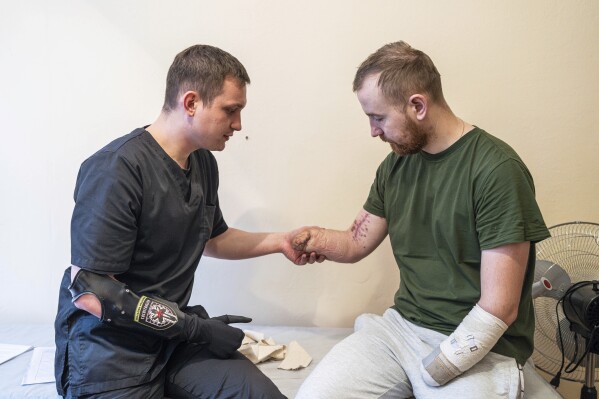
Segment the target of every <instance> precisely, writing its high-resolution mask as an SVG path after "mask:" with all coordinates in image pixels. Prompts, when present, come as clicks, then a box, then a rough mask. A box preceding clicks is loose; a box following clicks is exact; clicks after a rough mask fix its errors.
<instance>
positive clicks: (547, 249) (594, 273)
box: [532, 222, 599, 382]
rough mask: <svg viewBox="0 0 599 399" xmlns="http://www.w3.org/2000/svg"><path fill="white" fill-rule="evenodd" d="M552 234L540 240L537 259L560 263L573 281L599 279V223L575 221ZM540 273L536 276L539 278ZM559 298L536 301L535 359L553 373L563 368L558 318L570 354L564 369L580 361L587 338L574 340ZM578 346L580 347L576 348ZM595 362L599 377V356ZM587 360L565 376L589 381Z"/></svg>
mask: <svg viewBox="0 0 599 399" xmlns="http://www.w3.org/2000/svg"><path fill="white" fill-rule="evenodd" d="M549 232H550V233H551V237H549V238H547V239H545V240H543V241H541V242H539V243H537V245H536V251H537V260H546V261H550V262H554V263H556V264H558V265H560V266H561V267H562V268H563V269H564V270H565V271H566V273H567V274H568V276H569V277H570V279H571V280H572V284H575V283H577V282H579V281H592V280H599V224H597V223H587V222H571V223H563V224H559V225H556V226H553V227H551V228H550V229H549ZM536 277H537V276H535V281H536V280H537V279H536ZM557 303H558V302H557V299H556V298H551V297H539V298H535V299H534V300H533V305H534V310H535V348H534V352H533V355H532V359H533V361H534V363H535V366H536V367H537V368H539V369H541V370H543V371H545V372H546V373H548V374H550V375H552V376H553V375H555V374H557V372H558V371H559V369H560V367H561V362H562V353H561V351H560V342H559V336H558V333H557V331H558V319H559V323H560V327H561V330H562V342H563V347H564V350H565V351H564V353H565V355H566V358H565V365H564V368H565V367H566V366H567V365H568V364H569V363H570V361H571V360H573V358H574V357H575V356H574V354H575V353H576V352H577V353H578V355H577V358H575V359H574V360H576V361H577V360H578V358H579V357H580V353H581V350H584V347H585V341H584V338H582V337H579V339H578V341H575V340H574V333H573V332H571V331H570V329H569V322H568V320H567V319H566V317H565V315H564V312H563V309H562V306H561V304H560V306H558V308H557V314H556V305H557ZM577 346H578V348H579V349H578V350H577V349H576V347H577ZM596 359H597V360H596V362H595V366H596V369H595V379H596V380H597V379H599V357H596ZM584 366H585V362H584V361H582V362H581V364H580V366H579V367H578V368H576V370H574V371H573V372H571V373H566V372H565V371H562V378H564V379H566V380H570V381H577V382H584V381H585V367H584Z"/></svg>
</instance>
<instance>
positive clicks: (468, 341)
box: [420, 305, 508, 386]
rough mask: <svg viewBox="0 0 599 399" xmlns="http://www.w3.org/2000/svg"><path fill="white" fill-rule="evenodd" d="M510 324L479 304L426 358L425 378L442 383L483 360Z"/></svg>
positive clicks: (430, 383)
mask: <svg viewBox="0 0 599 399" xmlns="http://www.w3.org/2000/svg"><path fill="white" fill-rule="evenodd" d="M507 328H508V326H507V324H505V323H504V322H503V321H502V320H501V319H499V318H497V317H495V316H493V315H492V314H491V313H488V312H486V311H485V310H484V309H483V308H481V307H480V306H478V305H475V306H474V308H472V310H471V311H470V313H468V315H467V316H466V317H464V320H462V323H460V325H459V326H458V327H457V328H456V329H455V331H454V332H453V333H452V334H451V335H450V336H449V337H447V339H445V340H444V341H443V342H441V344H439V346H438V347H437V348H435V350H433V351H432V352H431V353H430V354H429V355H428V356H427V357H425V358H424V359H422V364H421V365H420V370H421V371H422V378H423V379H424V382H426V383H427V384H428V385H430V386H440V385H444V384H446V383H447V382H449V381H451V380H452V379H454V378H455V377H457V376H459V375H460V374H462V373H463V372H465V371H466V370H468V369H469V368H471V367H472V366H474V365H475V364H476V363H478V362H479V361H481V360H482V358H483V357H485V356H486V355H487V353H489V351H490V350H491V348H493V346H495V344H496V343H497V341H498V340H499V338H501V336H502V335H503V333H504V332H505V330H507Z"/></svg>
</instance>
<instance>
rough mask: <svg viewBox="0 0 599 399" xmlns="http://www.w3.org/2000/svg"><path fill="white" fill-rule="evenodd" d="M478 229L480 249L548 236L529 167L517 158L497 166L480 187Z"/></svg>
mask: <svg viewBox="0 0 599 399" xmlns="http://www.w3.org/2000/svg"><path fill="white" fill-rule="evenodd" d="M475 210H476V230H477V233H478V236H479V243H480V248H481V249H490V248H496V247H498V246H501V245H505V244H511V243H518V242H524V241H531V242H538V241H540V240H543V239H545V238H547V237H548V236H549V232H548V230H547V227H546V226H545V222H544V221H543V217H542V215H541V211H540V209H539V206H538V204H537V202H536V200H535V193H534V183H533V180H532V176H531V175H530V173H529V171H528V169H527V168H526V167H525V166H524V165H523V164H522V163H521V162H520V161H518V160H516V159H508V160H506V161H504V162H502V163H501V164H499V165H498V166H497V167H496V168H494V169H493V170H492V171H491V172H490V173H489V175H488V176H487V177H486V179H485V181H484V182H483V184H482V186H481V187H480V188H479V190H478V195H477V200H476V202H475Z"/></svg>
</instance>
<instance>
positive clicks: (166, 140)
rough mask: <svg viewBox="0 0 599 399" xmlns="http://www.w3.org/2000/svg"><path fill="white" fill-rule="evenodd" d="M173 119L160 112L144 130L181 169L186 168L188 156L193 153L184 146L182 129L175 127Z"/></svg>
mask: <svg viewBox="0 0 599 399" xmlns="http://www.w3.org/2000/svg"><path fill="white" fill-rule="evenodd" d="M174 119H175V118H173V117H172V116H170V115H169V114H167V113H165V112H162V113H160V115H159V116H158V118H157V119H156V121H154V123H152V124H151V125H150V126H148V127H147V128H146V130H147V131H148V132H149V133H150V134H151V135H152V137H153V138H154V140H156V142H157V143H158V144H159V145H160V147H162V149H163V150H164V152H166V153H167V154H168V155H169V156H170V157H171V158H172V159H173V160H174V161H175V162H177V164H178V165H179V166H180V167H181V168H183V169H186V168H187V164H188V159H189V154H191V152H192V151H193V150H192V149H189V148H188V146H186V145H185V143H186V141H185V140H183V139H182V137H183V136H184V133H183V132H184V131H183V129H180V128H178V127H177V125H176V124H174V123H173V121H174Z"/></svg>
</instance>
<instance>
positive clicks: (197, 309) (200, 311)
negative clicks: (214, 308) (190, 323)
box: [182, 305, 210, 319]
mask: <svg viewBox="0 0 599 399" xmlns="http://www.w3.org/2000/svg"><path fill="white" fill-rule="evenodd" d="M182 310H183V312H184V313H187V314H194V315H196V316H198V317H200V318H202V319H209V318H210V316H208V312H207V311H206V309H205V308H204V307H203V306H202V305H194V306H185V307H184V308H183V309H182Z"/></svg>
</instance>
